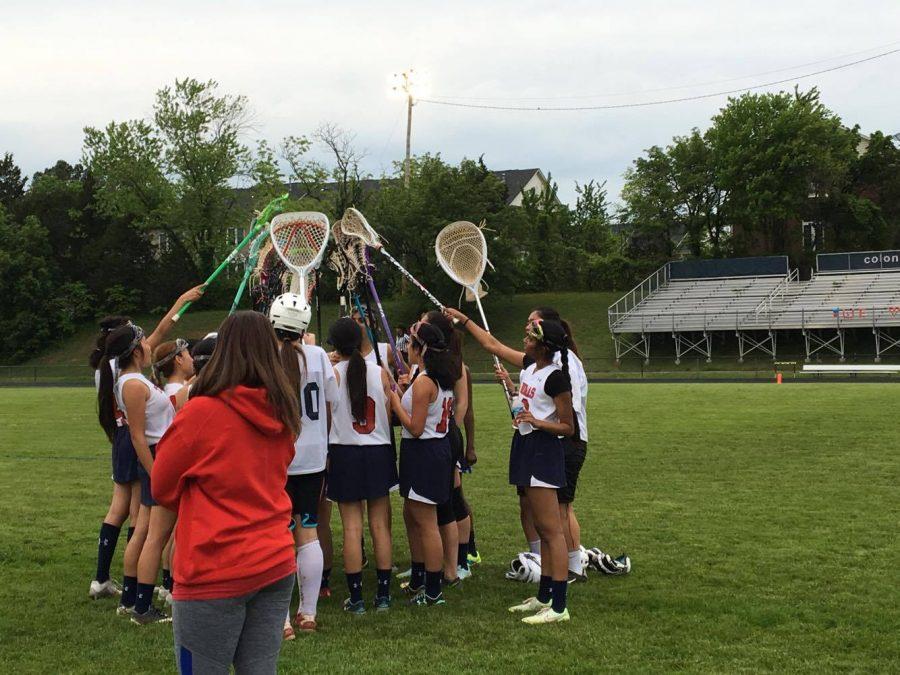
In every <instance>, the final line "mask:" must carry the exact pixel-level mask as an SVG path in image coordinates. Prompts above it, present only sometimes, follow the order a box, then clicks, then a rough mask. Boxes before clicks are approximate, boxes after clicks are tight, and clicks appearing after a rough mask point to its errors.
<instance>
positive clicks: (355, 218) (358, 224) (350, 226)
mask: <svg viewBox="0 0 900 675" xmlns="http://www.w3.org/2000/svg"><path fill="white" fill-rule="evenodd" d="M341 230H342V231H343V233H344V234H345V235H347V236H348V237H356V238H358V239H361V240H362V241H363V243H364V244H365V245H366V246H371V247H372V248H379V247H380V246H381V237H379V236H378V233H377V232H376V231H375V230H374V229H372V226H371V225H369V221H368V220H366V217H365V216H364V215H363V214H362V213H360V212H359V211H358V210H356V209H354V208H353V207H352V206H351V207H349V208H348V209H347V210H346V211H344V215H343V216H342V217H341Z"/></svg>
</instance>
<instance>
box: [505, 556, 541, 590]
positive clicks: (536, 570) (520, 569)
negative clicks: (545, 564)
mask: <svg viewBox="0 0 900 675" xmlns="http://www.w3.org/2000/svg"><path fill="white" fill-rule="evenodd" d="M506 578H507V579H510V580H512V581H522V582H525V583H531V584H536V583H537V582H539V581H540V580H541V556H539V555H538V554H537V553H532V552H531V551H525V552H524V553H520V554H519V555H517V556H516V557H515V558H513V559H512V562H510V563H509V570H507V572H506Z"/></svg>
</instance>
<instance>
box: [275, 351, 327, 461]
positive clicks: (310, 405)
mask: <svg viewBox="0 0 900 675" xmlns="http://www.w3.org/2000/svg"><path fill="white" fill-rule="evenodd" d="M300 348H301V349H302V350H303V355H304V356H305V357H306V372H305V373H304V375H303V389H301V391H300V435H299V436H298V437H297V440H296V441H295V442H294V459H293V461H292V462H291V465H290V466H289V467H288V471H287V472H288V475H289V476H297V475H300V474H305V473H318V472H319V471H324V470H325V460H326V457H327V455H328V405H329V404H331V403H333V402H334V400H335V399H336V398H337V380H335V378H334V369H333V368H332V367H331V361H329V360H328V354H326V353H325V350H324V349H322V348H321V347H317V346H315V345H301V346H300ZM297 359H298V360H299V359H300V355H299V354H297ZM300 369H301V371H302V369H303V362H302V361H300Z"/></svg>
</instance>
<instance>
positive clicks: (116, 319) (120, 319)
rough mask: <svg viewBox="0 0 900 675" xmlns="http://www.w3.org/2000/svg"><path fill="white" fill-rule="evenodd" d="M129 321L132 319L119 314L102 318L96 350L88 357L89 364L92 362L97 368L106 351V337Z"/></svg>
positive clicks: (93, 367) (94, 368) (92, 365)
mask: <svg viewBox="0 0 900 675" xmlns="http://www.w3.org/2000/svg"><path fill="white" fill-rule="evenodd" d="M129 321H131V319H129V318H128V317H127V316H119V315H115V316H105V317H103V318H102V319H100V334H99V335H98V336H97V341H96V343H95V344H94V351H92V352H91V355H90V356H89V357H88V364H90V366H91V368H92V369H93V370H97V369H98V368H99V367H100V364H101V363H102V362H103V354H104V352H105V351H106V338H108V337H109V334H110V333H111V332H113V331H114V330H115V329H116V328H120V327H121V326H124V325H125V324H126V323H128V322H129Z"/></svg>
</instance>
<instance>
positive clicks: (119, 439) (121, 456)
mask: <svg viewBox="0 0 900 675" xmlns="http://www.w3.org/2000/svg"><path fill="white" fill-rule="evenodd" d="M139 463H140V462H138V458H137V452H135V450H134V443H132V442H131V432H130V431H128V427H127V426H126V425H124V424H123V425H122V426H120V427H116V431H115V433H114V434H113V443H112V479H113V481H114V482H116V483H121V484H123V485H124V484H128V483H133V482H134V481H136V480H137V479H138V464H139Z"/></svg>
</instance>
